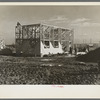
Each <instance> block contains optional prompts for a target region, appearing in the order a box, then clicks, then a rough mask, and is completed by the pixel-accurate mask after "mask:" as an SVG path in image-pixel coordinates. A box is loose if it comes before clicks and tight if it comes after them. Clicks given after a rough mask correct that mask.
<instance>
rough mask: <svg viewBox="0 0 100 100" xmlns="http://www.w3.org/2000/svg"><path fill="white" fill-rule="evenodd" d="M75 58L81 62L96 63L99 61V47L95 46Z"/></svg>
mask: <svg viewBox="0 0 100 100" xmlns="http://www.w3.org/2000/svg"><path fill="white" fill-rule="evenodd" d="M77 60H79V61H83V62H96V63H97V62H100V48H97V49H95V50H93V51H90V52H89V53H87V54H85V55H81V56H79V57H77Z"/></svg>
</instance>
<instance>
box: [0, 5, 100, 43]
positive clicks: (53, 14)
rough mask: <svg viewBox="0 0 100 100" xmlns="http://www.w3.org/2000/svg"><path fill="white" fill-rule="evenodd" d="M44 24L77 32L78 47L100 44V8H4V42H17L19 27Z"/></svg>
mask: <svg viewBox="0 0 100 100" xmlns="http://www.w3.org/2000/svg"><path fill="white" fill-rule="evenodd" d="M17 22H20V23H21V24H22V25H25V24H34V23H43V24H49V25H55V26H58V27H64V28H70V29H74V41H75V43H83V42H84V43H89V42H99V41H100V6H79V5H78V6H77V5H76V6H71V5H70V6H13V5H12V6H10V5H8V6H4V5H3V6H1V5H0V38H3V39H4V41H5V43H6V44H12V43H14V42H15V26H16V24H17Z"/></svg>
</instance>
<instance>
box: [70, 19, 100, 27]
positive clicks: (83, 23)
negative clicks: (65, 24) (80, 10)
mask: <svg viewBox="0 0 100 100" xmlns="http://www.w3.org/2000/svg"><path fill="white" fill-rule="evenodd" d="M70 25H71V26H79V27H80V26H81V27H85V26H88V27H89V26H90V27H91V26H100V23H98V22H95V21H93V20H91V19H87V18H78V19H75V20H73V21H71V23H70Z"/></svg>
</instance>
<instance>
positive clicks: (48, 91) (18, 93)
mask: <svg viewBox="0 0 100 100" xmlns="http://www.w3.org/2000/svg"><path fill="white" fill-rule="evenodd" d="M11 3H12V5H13V6H15V5H17V6H18V5H22V6H23V5H26V6H27V5H32V3H30V2H24V3H23V2H20V3H15V2H5V3H4V2H0V6H1V5H2V6H4V5H8V6H9V5H11ZM41 4H43V5H44V4H45V6H49V5H50V4H51V5H52V6H55V5H57V6H60V5H62V6H63V5H66V4H67V5H77V2H67V3H65V2H61V3H59V4H57V2H55V3H54V2H51V3H47V2H38V3H37V2H35V3H34V5H41ZM78 5H82V6H84V5H89V6H91V5H100V2H99V3H97V2H78ZM44 91H45V92H44ZM9 98H10V99H14V98H16V99H18V98H21V99H33V98H34V99H35V98H36V99H39V98H40V99H43V100H44V98H48V99H50V98H53V99H58V98H59V99H60V98H61V99H68V100H69V99H71V100H73V99H74V100H75V99H80V98H81V99H85V100H86V98H87V99H93V100H95V99H100V86H99V85H95V86H94V85H84V86H83V85H78V86H77V85H74V86H73V85H67V86H66V85H55V86H52V85H41V86H40V85H35V86H32V85H27V86H26V85H20V86H19V85H1V86H0V99H2V100H3V99H9Z"/></svg>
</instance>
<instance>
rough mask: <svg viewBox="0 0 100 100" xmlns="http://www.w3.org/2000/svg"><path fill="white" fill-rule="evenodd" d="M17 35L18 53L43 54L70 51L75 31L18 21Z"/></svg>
mask: <svg viewBox="0 0 100 100" xmlns="http://www.w3.org/2000/svg"><path fill="white" fill-rule="evenodd" d="M15 36H16V38H15V40H16V41H15V43H16V53H17V54H23V55H31V56H43V55H48V54H57V53H64V52H66V51H69V48H70V47H71V46H73V39H74V32H73V30H70V29H65V28H61V27H56V26H51V25H45V24H32V25H21V24H20V23H17V26H16V28H15Z"/></svg>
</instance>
